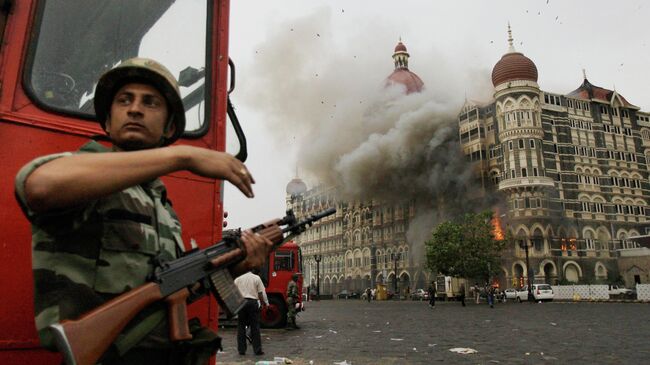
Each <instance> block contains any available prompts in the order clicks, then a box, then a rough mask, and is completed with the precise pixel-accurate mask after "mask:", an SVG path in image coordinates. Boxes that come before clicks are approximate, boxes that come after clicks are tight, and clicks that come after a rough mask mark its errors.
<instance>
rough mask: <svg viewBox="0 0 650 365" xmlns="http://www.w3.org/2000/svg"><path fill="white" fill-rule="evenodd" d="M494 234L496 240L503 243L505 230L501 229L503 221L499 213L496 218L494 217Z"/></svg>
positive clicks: (495, 215)
mask: <svg viewBox="0 0 650 365" xmlns="http://www.w3.org/2000/svg"><path fill="white" fill-rule="evenodd" d="M492 227H493V229H492V234H493V235H494V238H495V239H496V240H497V241H503V239H504V238H505V236H504V234H503V229H502V228H501V219H500V218H499V212H496V213H495V214H494V216H492Z"/></svg>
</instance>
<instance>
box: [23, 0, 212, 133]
mask: <svg viewBox="0 0 650 365" xmlns="http://www.w3.org/2000/svg"><path fill="white" fill-rule="evenodd" d="M170 3H171V2H169V1H152V2H148V5H147V6H142V4H140V3H139V2H135V1H124V2H116V3H111V4H110V5H108V4H102V6H101V9H98V3H97V2H95V1H80V2H76V3H75V4H74V8H75V11H74V13H73V14H76V16H75V15H70V14H68V15H69V16H57V14H59V13H60V12H61V11H65V10H62V9H63V8H62V2H61V1H43V2H41V4H42V6H41V9H40V10H41V11H40V12H38V11H37V12H36V13H37V14H39V15H40V17H39V19H37V20H36V27H37V28H38V30H37V31H35V32H34V34H37V35H38V36H37V37H36V38H34V39H33V42H32V43H31V45H30V48H31V49H30V52H29V53H30V54H31V55H32V56H31V57H30V59H29V60H28V65H27V69H26V75H25V87H26V89H27V90H28V93H29V95H30V97H31V98H32V99H33V100H34V101H35V102H36V103H38V104H40V105H42V106H44V107H47V108H49V109H54V110H56V111H59V112H62V113H67V114H76V115H81V116H83V117H86V118H88V119H89V120H92V123H95V121H94V119H95V117H94V111H93V95H94V91H95V83H96V82H97V79H98V77H99V75H101V74H103V73H104V72H106V71H108V69H110V68H111V67H112V66H114V65H116V64H118V63H119V62H120V61H122V60H126V59H128V58H132V57H136V56H137V57H147V58H152V59H155V60H157V61H159V62H160V63H162V64H163V65H165V66H166V67H168V68H169V69H170V71H171V73H172V74H173V75H174V76H176V77H177V78H178V77H179V75H180V73H181V71H185V72H187V71H192V70H193V72H189V73H190V74H192V76H190V77H188V80H187V81H186V82H184V83H183V84H184V86H181V88H180V91H181V95H182V97H183V98H184V100H183V101H184V102H185V111H186V119H187V124H186V131H190V132H191V131H195V132H199V131H200V130H202V129H203V127H204V126H206V127H207V124H205V123H204V122H205V120H206V109H209V108H208V107H207V106H206V105H205V104H206V103H205V91H204V89H205V88H204V84H205V76H204V72H203V70H204V69H205V68H206V61H208V62H210V60H209V59H208V58H209V53H206V49H207V46H208V44H209V43H208V42H209V41H210V40H209V39H208V36H207V34H206V29H207V28H208V27H207V19H208V15H207V14H210V13H211V12H212V9H208V8H212V7H213V5H207V6H206V3H207V4H211V3H212V2H209V1H208V2H203V3H201V2H200V1H188V2H176V3H175V4H173V5H171V6H170ZM104 5H106V6H104ZM179 13H182V14H187V16H186V17H178V16H176V17H175V16H173V14H179ZM100 15H101V16H100ZM187 18H191V19H192V21H191V22H187V21H186V20H185V19H187ZM116 24H119V31H118V30H117V29H116V27H115V25H116ZM90 26H92V27H94V29H95V30H96V31H95V32H87V29H88V27H90Z"/></svg>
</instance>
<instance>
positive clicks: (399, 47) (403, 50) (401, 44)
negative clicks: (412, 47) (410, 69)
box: [395, 41, 406, 53]
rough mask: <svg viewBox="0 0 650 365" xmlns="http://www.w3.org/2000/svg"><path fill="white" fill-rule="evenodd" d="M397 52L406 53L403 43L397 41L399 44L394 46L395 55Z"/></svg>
mask: <svg viewBox="0 0 650 365" xmlns="http://www.w3.org/2000/svg"><path fill="white" fill-rule="evenodd" d="M397 52H406V46H405V45H404V43H402V41H399V43H397V45H396V46H395V53H397Z"/></svg>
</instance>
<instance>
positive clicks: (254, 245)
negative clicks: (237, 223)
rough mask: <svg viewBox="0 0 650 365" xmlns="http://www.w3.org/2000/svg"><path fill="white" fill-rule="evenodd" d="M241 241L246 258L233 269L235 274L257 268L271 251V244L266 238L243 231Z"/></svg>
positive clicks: (249, 231)
mask: <svg viewBox="0 0 650 365" xmlns="http://www.w3.org/2000/svg"><path fill="white" fill-rule="evenodd" d="M241 240H242V243H243V245H244V248H245V249H246V258H245V259H244V261H242V262H240V263H239V264H237V266H236V267H235V273H236V274H240V273H241V274H243V273H245V272H247V271H250V270H251V269H253V268H259V267H261V266H262V265H264V263H265V262H266V260H267V259H268V257H269V253H271V251H272V250H273V242H271V240H269V239H268V238H266V237H264V236H262V235H260V234H257V233H253V232H252V231H251V230H245V231H243V232H242V234H241Z"/></svg>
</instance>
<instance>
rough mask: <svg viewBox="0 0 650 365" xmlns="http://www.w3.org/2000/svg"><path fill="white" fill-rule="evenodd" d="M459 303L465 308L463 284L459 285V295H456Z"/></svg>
mask: <svg viewBox="0 0 650 365" xmlns="http://www.w3.org/2000/svg"><path fill="white" fill-rule="evenodd" d="M458 299H459V300H460V303H461V304H462V305H463V307H464V306H465V284H460V294H459V295H458Z"/></svg>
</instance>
